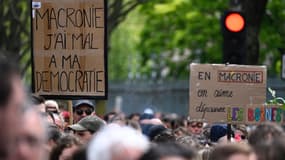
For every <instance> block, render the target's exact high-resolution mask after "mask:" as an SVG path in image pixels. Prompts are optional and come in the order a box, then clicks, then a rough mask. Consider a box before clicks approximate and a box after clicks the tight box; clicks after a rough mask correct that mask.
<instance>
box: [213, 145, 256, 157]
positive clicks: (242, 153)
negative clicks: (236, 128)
mask: <svg viewBox="0 0 285 160" xmlns="http://www.w3.org/2000/svg"><path fill="white" fill-rule="evenodd" d="M252 155H253V151H252V149H251V148H250V146H249V145H247V144H245V143H227V144H222V145H217V146H215V148H214V149H213V151H212V152H211V153H210V157H209V160H251V157H252Z"/></svg>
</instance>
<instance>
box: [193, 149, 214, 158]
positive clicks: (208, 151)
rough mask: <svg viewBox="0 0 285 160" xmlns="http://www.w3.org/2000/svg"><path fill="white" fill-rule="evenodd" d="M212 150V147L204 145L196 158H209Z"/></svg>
mask: <svg viewBox="0 0 285 160" xmlns="http://www.w3.org/2000/svg"><path fill="white" fill-rule="evenodd" d="M212 150H213V148H212V147H204V148H202V149H200V150H199V151H198V153H197V158H196V160H209V157H210V154H211V152H212Z"/></svg>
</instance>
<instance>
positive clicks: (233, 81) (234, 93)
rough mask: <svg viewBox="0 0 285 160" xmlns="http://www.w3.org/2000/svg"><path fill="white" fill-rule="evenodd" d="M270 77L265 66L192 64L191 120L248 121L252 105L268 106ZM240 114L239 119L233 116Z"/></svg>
mask: <svg viewBox="0 0 285 160" xmlns="http://www.w3.org/2000/svg"><path fill="white" fill-rule="evenodd" d="M266 77H267V76H266V67H265V66H246V65H227V66H226V65H222V64H191V65H190V109H189V112H190V118H191V119H195V120H201V121H207V122H231V123H243V122H245V117H244V115H245V108H246V106H247V105H248V104H262V103H265V100H266ZM250 78H251V79H250ZM236 112H238V113H239V114H238V115H239V116H238V117H235V116H236V115H235V116H232V115H231V114H232V113H236ZM241 115H243V116H241ZM233 117H234V118H233ZM230 119H231V120H230Z"/></svg>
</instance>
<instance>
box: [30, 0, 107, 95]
mask: <svg viewBox="0 0 285 160" xmlns="http://www.w3.org/2000/svg"><path fill="white" fill-rule="evenodd" d="M36 4H37V6H36V7H35V6H33V18H32V20H33V59H34V61H33V63H34V68H33V69H34V74H33V78H34V82H35V83H34V88H35V89H34V90H35V92H36V93H38V94H40V95H63V96H65V95H71V96H99V97H100V96H105V94H106V91H105V87H106V86H105V84H106V83H105V81H106V77H105V72H107V71H106V70H105V69H106V68H105V65H106V64H105V62H106V61H105V59H104V58H105V54H106V51H105V45H106V44H105V26H104V23H105V22H104V20H105V17H104V0H59V1H55V0H38V1H37V2H36Z"/></svg>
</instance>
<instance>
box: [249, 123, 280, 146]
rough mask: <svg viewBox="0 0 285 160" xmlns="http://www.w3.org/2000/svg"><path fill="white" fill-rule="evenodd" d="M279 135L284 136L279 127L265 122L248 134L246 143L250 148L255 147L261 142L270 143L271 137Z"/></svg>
mask: <svg viewBox="0 0 285 160" xmlns="http://www.w3.org/2000/svg"><path fill="white" fill-rule="evenodd" d="M281 135H284V132H283V129H282V127H281V126H279V125H277V124H275V123H272V122H265V123H262V124H260V125H258V126H257V127H256V128H255V129H254V130H253V131H252V132H251V133H250V134H249V137H248V142H249V144H250V145H252V146H257V145H259V143H260V142H262V141H270V140H271V138H272V137H279V136H281Z"/></svg>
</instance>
